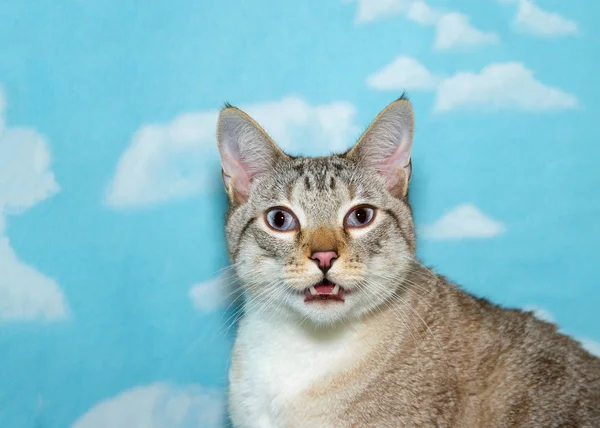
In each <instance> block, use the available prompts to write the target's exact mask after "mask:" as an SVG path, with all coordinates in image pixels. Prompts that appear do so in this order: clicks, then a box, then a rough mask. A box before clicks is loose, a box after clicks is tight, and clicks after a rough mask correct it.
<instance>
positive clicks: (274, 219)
mask: <svg viewBox="0 0 600 428" xmlns="http://www.w3.org/2000/svg"><path fill="white" fill-rule="evenodd" d="M265 217H266V220H267V224H268V225H269V227H271V229H274V230H276V231H278V232H288V231H290V230H295V229H296V228H297V227H298V222H297V221H296V217H295V216H294V214H292V213H291V212H289V211H288V210H286V209H284V208H271V209H270V210H269V211H267V214H266V216H265Z"/></svg>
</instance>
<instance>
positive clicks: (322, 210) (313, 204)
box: [287, 158, 356, 222]
mask: <svg viewBox="0 0 600 428" xmlns="http://www.w3.org/2000/svg"><path fill="white" fill-rule="evenodd" d="M292 170H293V171H294V176H293V179H292V180H290V182H289V185H288V189H287V192H288V195H287V196H288V199H289V201H290V202H291V203H292V204H294V205H296V204H297V205H300V206H301V207H302V209H303V211H304V212H305V213H306V214H307V216H308V217H310V218H311V219H312V220H313V221H317V222H318V221H319V220H323V221H325V220H329V219H331V218H332V216H334V217H335V216H336V215H337V210H338V209H339V207H340V206H341V205H342V204H344V203H347V202H348V201H349V200H351V199H352V198H353V197H354V196H355V194H356V189H355V186H354V184H353V180H352V179H351V178H352V166H351V165H348V163H347V161H344V160H343V159H337V158H316V159H303V160H297V161H296V162H295V164H294V165H293V166H292Z"/></svg>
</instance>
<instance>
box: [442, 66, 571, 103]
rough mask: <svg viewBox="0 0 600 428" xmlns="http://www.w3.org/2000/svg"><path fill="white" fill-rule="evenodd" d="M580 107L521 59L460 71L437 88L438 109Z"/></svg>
mask: <svg viewBox="0 0 600 428" xmlns="http://www.w3.org/2000/svg"><path fill="white" fill-rule="evenodd" d="M577 106H578V102H577V98H576V97H575V96H574V95H572V94H569V93H567V92H564V91H562V90H560V89H557V88H552V87H550V86H546V85H544V84H543V83H541V82H539V81H537V80H536V79H535V76H534V73H533V71H531V70H529V69H527V68H526V67H525V66H524V65H523V64H521V63H518V62H506V63H498V64H490V65H488V66H486V67H484V68H483V69H482V70H481V72H479V73H470V72H460V73H456V74H455V75H453V76H451V77H449V78H447V79H445V80H444V81H443V82H442V83H441V84H440V86H439V88H438V90H437V96H436V101H435V107H434V108H435V110H436V111H448V110H453V109H475V108H481V107H487V108H491V109H513V110H532V111H546V110H561V109H569V108H575V107H577Z"/></svg>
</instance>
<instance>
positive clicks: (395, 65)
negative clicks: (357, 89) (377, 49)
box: [367, 56, 439, 90]
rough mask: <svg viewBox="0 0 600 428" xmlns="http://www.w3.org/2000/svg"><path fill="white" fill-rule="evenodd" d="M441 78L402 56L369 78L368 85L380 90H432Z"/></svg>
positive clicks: (411, 59)
mask: <svg viewBox="0 0 600 428" xmlns="http://www.w3.org/2000/svg"><path fill="white" fill-rule="evenodd" d="M438 82H439V78H438V77H437V76H435V75H434V74H432V73H430V72H429V70H427V69H426V68H425V67H424V66H423V65H422V64H421V63H420V62H419V61H417V60H415V59H413V58H409V57H405V56H400V57H398V58H396V59H395V60H394V61H392V62H391V63H390V64H388V65H386V66H385V67H383V68H382V69H381V70H379V71H376V72H375V73H373V74H372V75H370V76H369V77H368V78H367V84H368V85H369V86H370V87H371V88H374V89H378V90H431V89H434V88H435V87H436V86H437V85H438Z"/></svg>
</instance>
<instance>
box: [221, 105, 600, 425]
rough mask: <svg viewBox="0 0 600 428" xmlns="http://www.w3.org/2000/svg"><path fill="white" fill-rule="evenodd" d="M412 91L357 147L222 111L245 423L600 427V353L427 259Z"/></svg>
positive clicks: (234, 415)
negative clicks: (300, 143) (298, 148)
mask: <svg viewBox="0 0 600 428" xmlns="http://www.w3.org/2000/svg"><path fill="white" fill-rule="evenodd" d="M413 129H414V114H413V108H412V105H411V103H410V101H409V100H408V99H406V98H405V97H401V98H400V99H398V100H397V101H395V102H393V103H391V104H390V105H389V106H387V107H386V108H385V109H384V110H383V111H382V112H381V113H379V115H378V116H377V117H376V118H375V119H374V121H373V122H372V123H371V125H370V126H369V127H368V129H367V130H366V131H365V133H364V134H363V136H362V137H361V138H360V139H359V140H358V142H357V143H356V145H354V147H352V148H351V149H350V150H348V151H347V152H345V153H343V154H337V155H332V156H329V157H316V158H308V157H292V156H290V155H287V154H286V153H284V152H283V151H282V150H281V149H279V148H278V147H277V145H276V144H275V143H274V142H273V140H272V139H271V138H270V137H269V136H268V135H267V134H266V132H265V131H264V130H263V129H262V128H261V126H260V125H259V124H257V123H256V122H255V121H254V120H253V119H252V118H251V117H250V116H248V115H247V114H246V113H244V112H243V111H241V110H239V109H237V108H235V107H232V106H229V105H227V106H226V107H225V108H224V109H223V110H222V111H221V113H220V115H219V119H218V123H217V140H218V148H219V153H220V155H221V165H222V177H223V182H224V185H225V189H226V191H227V194H228V198H229V208H228V210H227V214H226V226H225V232H226V237H227V246H228V251H229V255H230V258H231V260H232V266H233V269H234V271H235V274H236V276H237V277H238V279H239V281H240V283H241V287H242V290H243V295H244V299H245V301H244V307H243V310H244V313H243V316H242V319H241V321H240V324H239V328H238V333H237V337H236V341H235V345H234V348H233V351H232V357H231V366H230V370H229V401H228V407H229V414H230V418H231V421H232V423H233V426H234V427H235V428H313V427H314V428H330V427H331V428H351V427H359V428H367V427H373V428H397V427H461V428H462V427H496V428H498V427H589V428H592V427H596V428H597V427H600V359H598V358H596V357H594V356H592V355H591V354H590V353H588V352H587V351H585V350H584V349H583V348H582V347H581V346H580V345H579V343H578V342H576V341H575V340H573V339H571V338H570V337H568V336H565V335H563V334H561V333H559V332H558V331H557V328H556V327H555V326H554V325H553V324H550V323H547V322H544V321H541V320H539V319H537V318H535V317H534V316H533V314H532V313H530V312H524V311H521V310H515V309H504V308H501V307H499V306H497V305H494V304H492V303H490V302H488V301H487V300H484V299H481V298H477V297H475V296H473V295H471V294H468V293H467V292H465V291H463V290H462V289H461V288H459V287H458V286H457V285H454V284H453V283H451V282H450V281H448V280H447V279H445V278H444V277H443V276H440V275H437V274H435V273H433V272H432V271H431V270H430V269H428V268H426V267H425V266H424V265H422V264H421V263H420V262H419V261H418V259H417V257H416V255H415V251H416V248H415V244H416V240H415V227H414V224H413V219H412V211H411V207H410V205H409V202H408V196H407V195H408V183H409V180H410V177H411V172H412V171H411V170H412V163H411V147H412V140H413Z"/></svg>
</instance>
